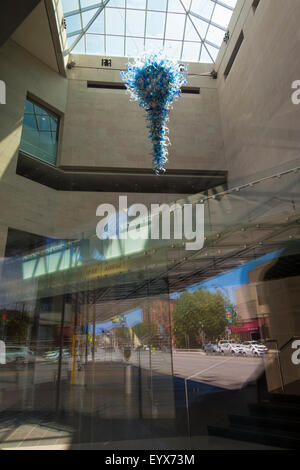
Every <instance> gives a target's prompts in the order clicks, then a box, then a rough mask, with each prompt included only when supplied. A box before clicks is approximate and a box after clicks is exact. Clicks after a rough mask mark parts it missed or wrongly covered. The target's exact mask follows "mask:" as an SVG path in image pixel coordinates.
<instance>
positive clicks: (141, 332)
mask: <svg viewBox="0 0 300 470" xmlns="http://www.w3.org/2000/svg"><path fill="white" fill-rule="evenodd" d="M132 330H133V332H134V334H135V335H136V336H137V337H138V339H139V340H140V341H141V343H143V344H147V345H149V344H152V343H153V342H154V339H155V337H156V334H157V332H156V327H155V324H154V323H151V322H149V323H147V322H144V323H139V324H138V325H135V326H134V327H133V328H132Z"/></svg>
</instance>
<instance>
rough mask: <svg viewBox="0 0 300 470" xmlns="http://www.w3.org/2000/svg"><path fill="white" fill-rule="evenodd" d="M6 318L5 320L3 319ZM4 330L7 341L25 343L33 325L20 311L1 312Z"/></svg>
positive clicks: (0, 316)
mask: <svg viewBox="0 0 300 470" xmlns="http://www.w3.org/2000/svg"><path fill="white" fill-rule="evenodd" d="M3 317H5V319H3ZM0 318H2V320H1V322H2V329H3V332H5V337H6V340H7V341H11V342H14V343H15V342H19V343H24V342H25V341H26V338H27V332H28V328H29V326H30V325H31V324H32V322H31V320H30V319H29V318H28V316H27V314H26V313H25V312H19V310H0Z"/></svg>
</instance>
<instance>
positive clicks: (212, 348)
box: [203, 341, 221, 354]
mask: <svg viewBox="0 0 300 470" xmlns="http://www.w3.org/2000/svg"><path fill="white" fill-rule="evenodd" d="M203 349H204V351H205V353H206V354H220V353H221V350H220V348H219V345H218V343H217V342H216V341H211V342H210V343H206V344H205V345H204V347H203Z"/></svg>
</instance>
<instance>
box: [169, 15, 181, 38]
mask: <svg viewBox="0 0 300 470" xmlns="http://www.w3.org/2000/svg"><path fill="white" fill-rule="evenodd" d="M184 24H185V15H178V14H173V13H168V14H167V28H166V39H183V31H184Z"/></svg>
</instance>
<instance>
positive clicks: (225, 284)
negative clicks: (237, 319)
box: [170, 250, 282, 304]
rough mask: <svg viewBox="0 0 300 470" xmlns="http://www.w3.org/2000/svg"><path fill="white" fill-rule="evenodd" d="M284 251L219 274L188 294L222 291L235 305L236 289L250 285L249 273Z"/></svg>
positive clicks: (190, 288) (173, 295) (173, 297)
mask: <svg viewBox="0 0 300 470" xmlns="http://www.w3.org/2000/svg"><path fill="white" fill-rule="evenodd" d="M281 251H282V250H278V251H274V252H272V253H268V254H267V255H264V256H262V257H260V258H257V259H254V260H252V261H249V262H248V263H246V264H244V265H242V266H239V267H237V268H235V269H232V270H231V271H228V272H226V273H224V274H219V275H218V276H215V277H212V278H210V279H208V280H207V281H203V282H200V283H198V284H194V285H192V286H190V287H188V288H187V289H186V290H187V291H188V292H194V291H196V290H198V289H199V288H203V289H208V290H209V291H211V292H216V291H217V290H220V291H221V292H223V293H224V294H225V295H226V296H228V297H229V299H230V300H231V302H233V303H234V304H235V303H236V301H235V293H234V291H235V289H237V288H239V287H241V286H242V285H244V284H248V283H249V271H253V269H255V268H256V267H257V266H259V265H261V264H263V263H267V262H268V261H272V260H273V259H276V258H278V256H279V255H280V253H281ZM182 293H183V292H175V293H173V294H171V295H170V298H171V299H177V298H178V297H180V296H181V294H182Z"/></svg>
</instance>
